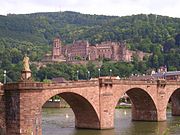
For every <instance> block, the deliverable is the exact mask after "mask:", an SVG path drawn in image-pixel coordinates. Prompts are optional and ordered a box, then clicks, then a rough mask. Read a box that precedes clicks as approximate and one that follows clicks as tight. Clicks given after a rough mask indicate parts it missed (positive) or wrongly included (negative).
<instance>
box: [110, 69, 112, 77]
mask: <svg viewBox="0 0 180 135" xmlns="http://www.w3.org/2000/svg"><path fill="white" fill-rule="evenodd" d="M109 76H110V79H111V76H112V69H110V70H109Z"/></svg>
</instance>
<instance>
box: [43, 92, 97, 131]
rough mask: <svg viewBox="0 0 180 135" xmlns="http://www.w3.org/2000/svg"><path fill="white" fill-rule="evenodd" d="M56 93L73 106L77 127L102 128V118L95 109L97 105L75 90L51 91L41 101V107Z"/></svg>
mask: <svg viewBox="0 0 180 135" xmlns="http://www.w3.org/2000/svg"><path fill="white" fill-rule="evenodd" d="M55 95H59V96H60V97H62V98H63V99H64V100H65V101H66V102H67V103H68V104H69V106H70V107H71V108H72V110H73V112H74V115H75V127H76V128H90V129H99V128H100V120H99V117H98V114H97V112H96V110H95V106H94V105H93V104H92V103H91V101H89V100H88V99H87V98H85V97H84V96H83V95H80V94H77V93H74V92H54V93H52V92H51V93H49V94H46V95H45V97H44V98H43V100H42V102H41V107H42V106H43V104H45V102H46V101H48V99H50V98H52V97H53V96H55Z"/></svg>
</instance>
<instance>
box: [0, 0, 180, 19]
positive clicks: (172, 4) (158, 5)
mask: <svg viewBox="0 0 180 135" xmlns="http://www.w3.org/2000/svg"><path fill="white" fill-rule="evenodd" d="M0 3H1V4H0V14H7V13H16V14H20V13H21V14H24V13H34V12H54V11H60V10H61V11H68V10H70V11H77V12H81V13H87V14H104V15H118V16H124V15H132V14H140V13H144V14H149V13H153V14H160V15H167V16H172V17H180V12H178V10H179V7H180V0H1V2H0Z"/></svg>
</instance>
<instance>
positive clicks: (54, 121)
mask: <svg viewBox="0 0 180 135" xmlns="http://www.w3.org/2000/svg"><path fill="white" fill-rule="evenodd" d="M74 119H75V118H74V113H73V112H72V110H71V109H70V108H60V109H50V108H49V109H47V108H46V109H45V108H43V120H42V123H43V124H42V128H43V135H163V132H164V133H165V132H166V133H167V134H168V135H179V134H180V117H173V116H171V113H170V111H168V112H167V121H165V122H140V121H131V109H116V111H115V128H114V129H112V130H83V129H75V128H74V126H75V125H74ZM168 129H169V130H168Z"/></svg>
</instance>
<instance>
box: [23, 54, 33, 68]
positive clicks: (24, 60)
mask: <svg viewBox="0 0 180 135" xmlns="http://www.w3.org/2000/svg"><path fill="white" fill-rule="evenodd" d="M23 71H31V70H30V68H29V57H27V55H25V57H24V59H23Z"/></svg>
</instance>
